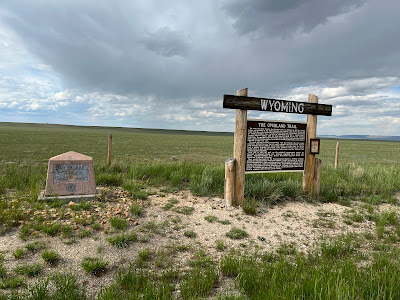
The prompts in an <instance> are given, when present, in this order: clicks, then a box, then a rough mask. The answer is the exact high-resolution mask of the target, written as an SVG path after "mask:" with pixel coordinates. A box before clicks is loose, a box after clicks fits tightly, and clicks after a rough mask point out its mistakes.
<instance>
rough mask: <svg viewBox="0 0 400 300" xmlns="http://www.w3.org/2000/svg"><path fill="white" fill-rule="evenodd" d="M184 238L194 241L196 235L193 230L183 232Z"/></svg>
mask: <svg viewBox="0 0 400 300" xmlns="http://www.w3.org/2000/svg"><path fill="white" fill-rule="evenodd" d="M183 235H184V236H186V237H188V238H190V239H194V238H196V237H197V233H196V232H194V231H193V230H185V232H184V233H183Z"/></svg>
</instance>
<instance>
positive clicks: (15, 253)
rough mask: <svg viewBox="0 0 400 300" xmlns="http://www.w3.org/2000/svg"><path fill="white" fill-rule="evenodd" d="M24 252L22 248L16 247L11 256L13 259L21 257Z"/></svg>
mask: <svg viewBox="0 0 400 300" xmlns="http://www.w3.org/2000/svg"><path fill="white" fill-rule="evenodd" d="M25 254H26V252H25V250H24V249H23V248H17V249H15V250H14V251H13V256H14V257H15V259H21V258H22V257H23V256H24V255H25Z"/></svg>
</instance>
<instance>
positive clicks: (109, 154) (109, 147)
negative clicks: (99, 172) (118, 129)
mask: <svg viewBox="0 0 400 300" xmlns="http://www.w3.org/2000/svg"><path fill="white" fill-rule="evenodd" d="M111 149H112V134H111V133H110V134H109V135H108V155H107V163H108V166H111Z"/></svg>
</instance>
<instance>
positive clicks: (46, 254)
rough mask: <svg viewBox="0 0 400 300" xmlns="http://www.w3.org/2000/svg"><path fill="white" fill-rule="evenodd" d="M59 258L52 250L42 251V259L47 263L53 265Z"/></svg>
mask: <svg viewBox="0 0 400 300" xmlns="http://www.w3.org/2000/svg"><path fill="white" fill-rule="evenodd" d="M60 258H61V256H60V254H59V253H58V252H57V251H54V250H44V251H43V252H42V259H43V260H44V261H45V262H46V263H47V264H49V265H55V264H56V263H57V262H58V261H59V260H60Z"/></svg>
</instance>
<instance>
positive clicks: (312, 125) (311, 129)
mask: <svg viewBox="0 0 400 300" xmlns="http://www.w3.org/2000/svg"><path fill="white" fill-rule="evenodd" d="M308 102H309V103H318V97H317V96H315V95H312V94H309V95H308ZM316 136H317V116H316V115H307V144H306V163H305V167H304V175H303V191H304V192H305V193H306V194H307V195H308V196H309V197H311V196H312V194H313V182H314V164H315V154H311V153H310V139H315V138H316Z"/></svg>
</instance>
